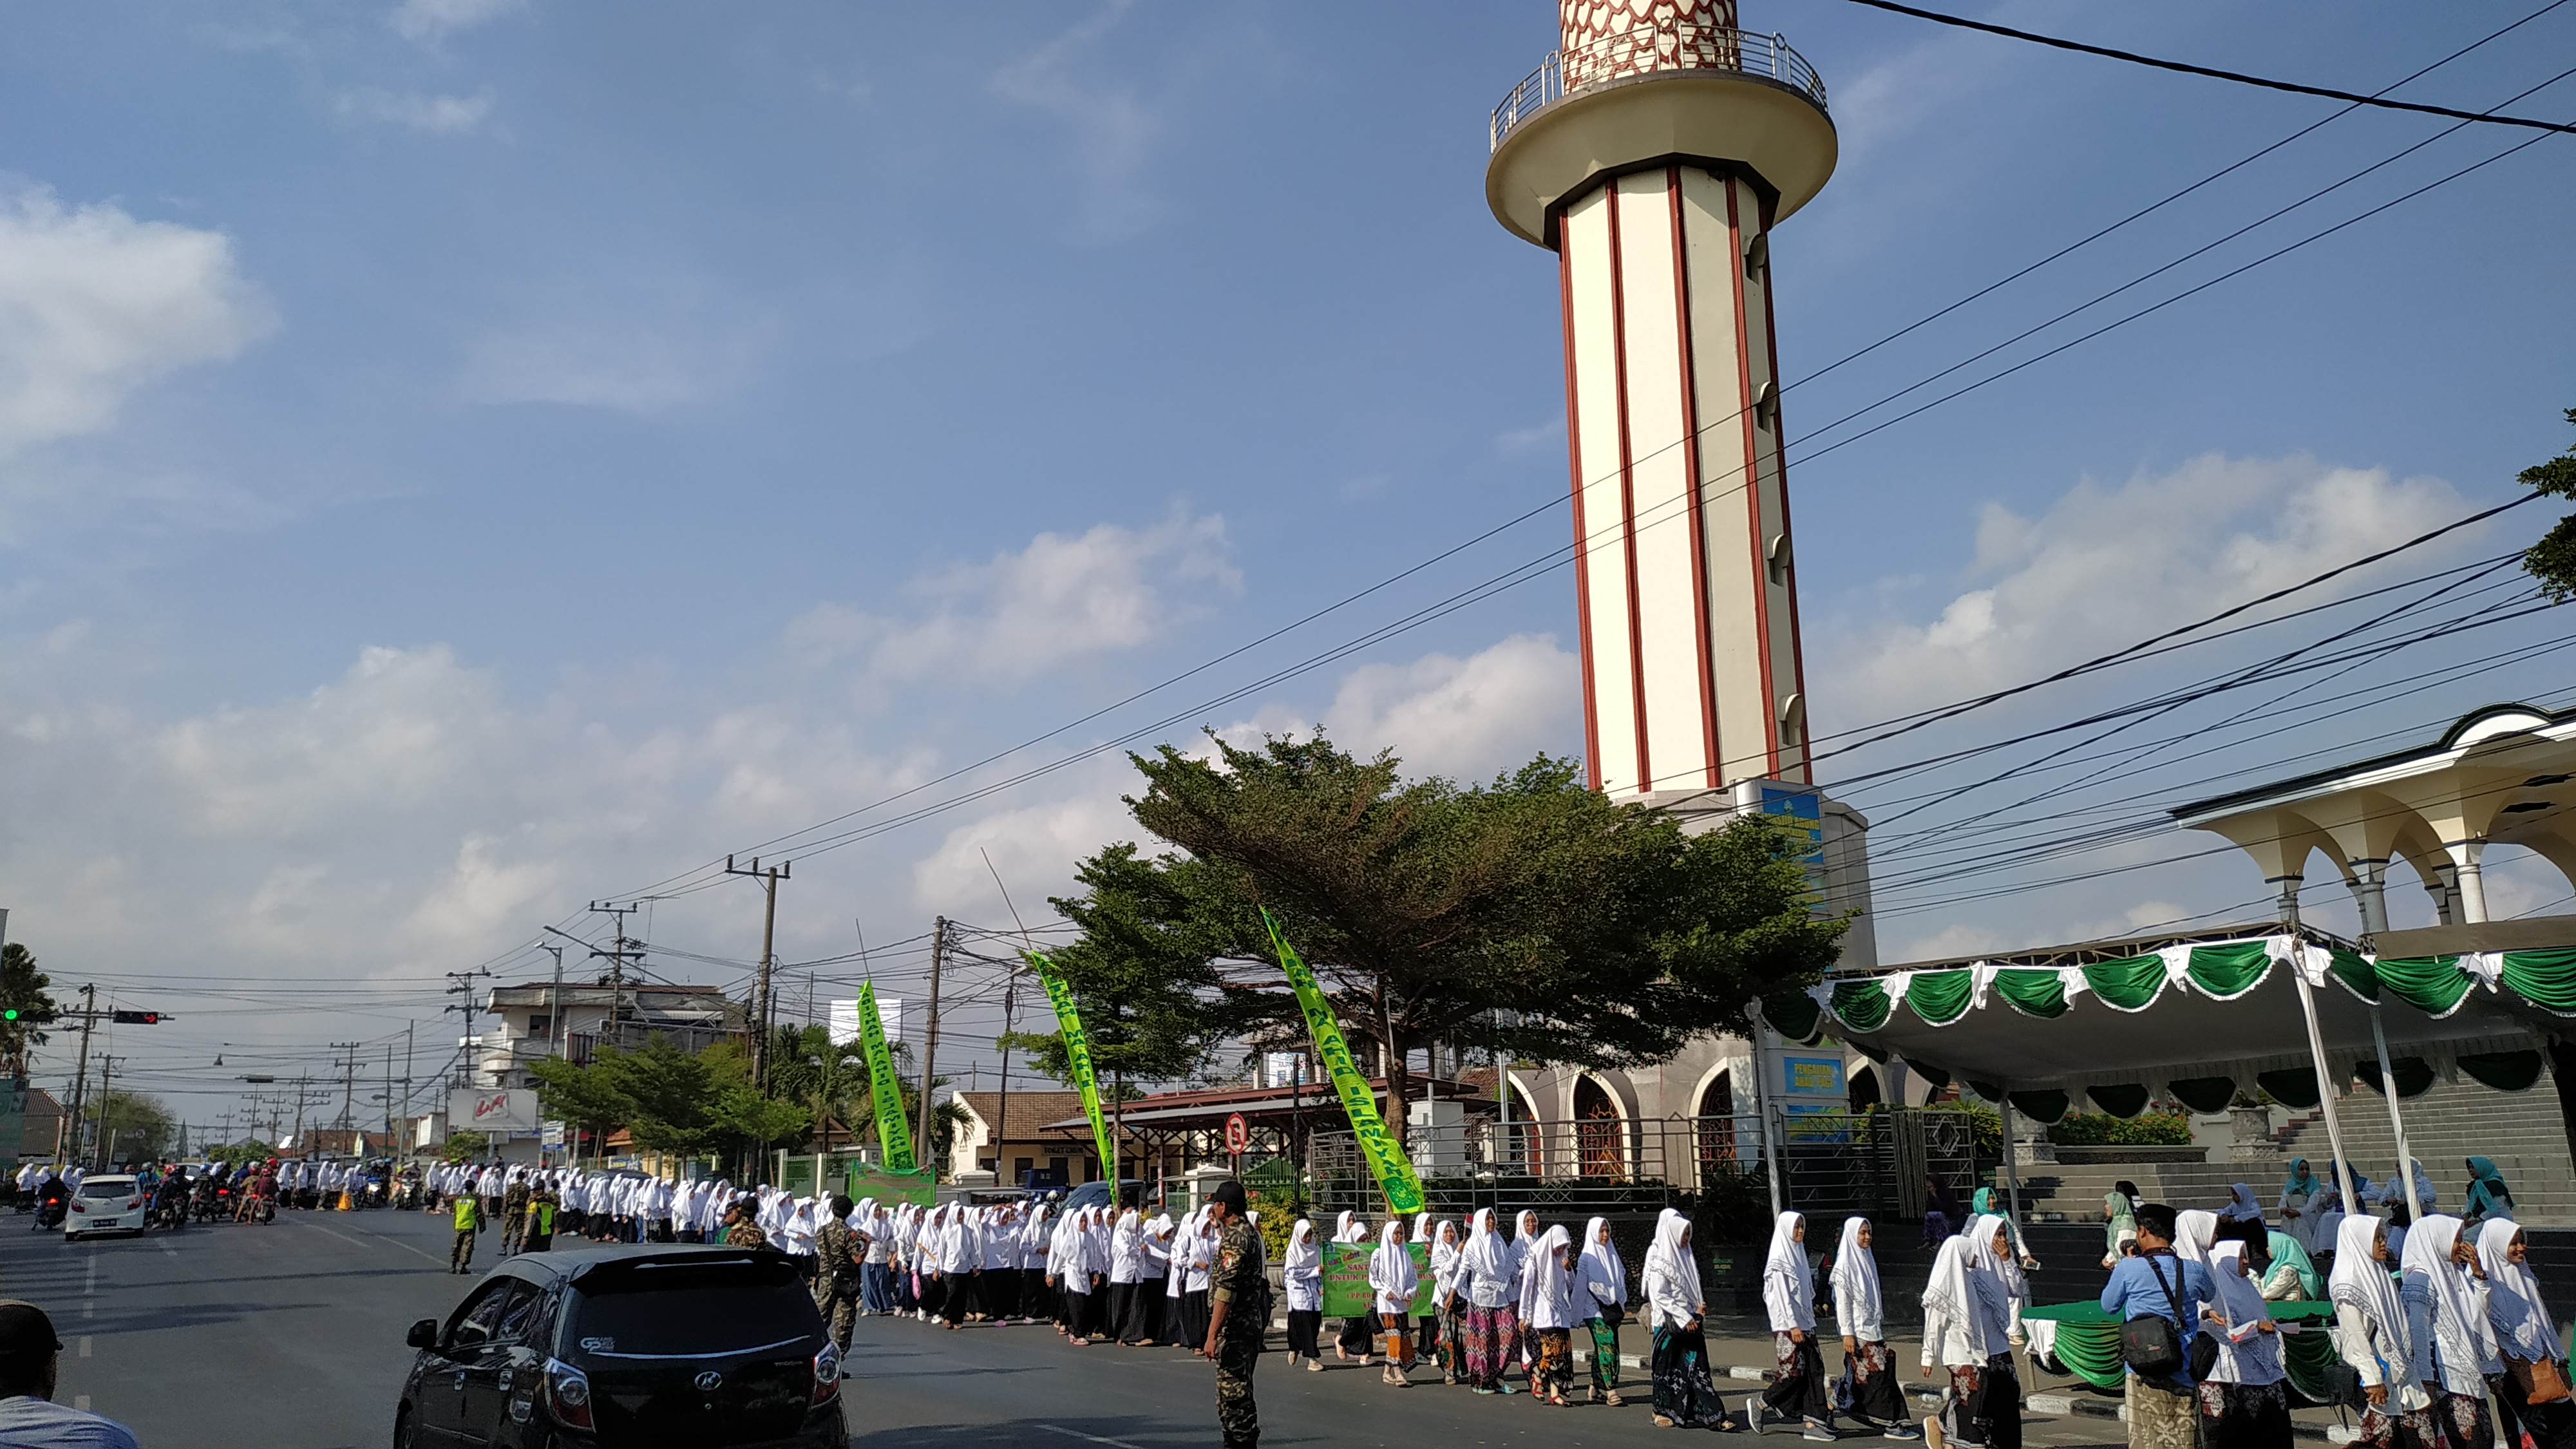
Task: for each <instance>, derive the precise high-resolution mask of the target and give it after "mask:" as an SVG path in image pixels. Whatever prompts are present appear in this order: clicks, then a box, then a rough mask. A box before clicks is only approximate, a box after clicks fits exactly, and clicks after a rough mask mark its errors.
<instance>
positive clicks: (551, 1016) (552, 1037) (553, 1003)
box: [537, 941, 564, 1056]
mask: <svg viewBox="0 0 2576 1449" xmlns="http://www.w3.org/2000/svg"><path fill="white" fill-rule="evenodd" d="M537 945H538V947H539V948H540V949H542V950H544V951H546V952H547V953H548V954H550V955H552V956H553V957H554V958H555V984H554V991H553V993H552V994H551V995H550V996H548V997H547V998H546V1042H547V1045H549V1046H552V1045H553V1044H554V1043H555V1042H558V1041H561V1040H562V1039H563V1034H564V1029H563V953H564V948H563V947H561V946H548V945H546V943H545V942H543V941H539V942H538V943H537ZM555 1055H557V1056H561V1055H563V1053H562V1051H561V1050H560V1049H557V1050H556V1052H555Z"/></svg>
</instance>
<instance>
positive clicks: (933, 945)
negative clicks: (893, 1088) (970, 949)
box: [913, 916, 1115, 1187]
mask: <svg viewBox="0 0 2576 1449" xmlns="http://www.w3.org/2000/svg"><path fill="white" fill-rule="evenodd" d="M947 957H948V918H947V917H946V916H933V917H931V918H930V1024H929V1025H928V1026H927V1027H925V1028H923V1031H922V1041H921V1128H920V1130H919V1131H918V1132H916V1133H914V1134H913V1140H914V1141H915V1142H916V1143H917V1144H918V1147H917V1150H918V1151H919V1153H920V1155H921V1157H923V1158H927V1157H929V1156H930V1084H931V1083H932V1082H935V1081H937V1080H939V1079H938V1078H937V1077H935V1076H933V1075H931V1074H932V1073H933V1072H934V1071H936V1070H937V1069H938V1066H939V968H940V966H941V965H942V964H944V963H945V962H946V960H947ZM930 1176H931V1181H933V1182H936V1181H938V1180H939V1171H938V1164H937V1163H935V1162H934V1163H932V1165H931V1174H930ZM1114 1186H1115V1185H1114V1184H1113V1187H1114Z"/></svg>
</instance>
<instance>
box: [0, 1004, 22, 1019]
mask: <svg viewBox="0 0 2576 1449" xmlns="http://www.w3.org/2000/svg"><path fill="white" fill-rule="evenodd" d="M17 1019H18V1008H16V1007H14V1006H13V1007H10V1008H9V1009H8V1010H6V1011H0V1021H16V1020H17Z"/></svg>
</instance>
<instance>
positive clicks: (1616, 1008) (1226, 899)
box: [1060, 731, 1847, 1141]
mask: <svg viewBox="0 0 2576 1449" xmlns="http://www.w3.org/2000/svg"><path fill="white" fill-rule="evenodd" d="M1215 743H1216V748H1217V755H1218V758H1217V759H1215V760H1203V759H1195V758H1192V757H1190V756H1187V755H1184V754H1182V753H1181V752H1180V751H1178V750H1176V749H1173V748H1171V747H1169V746H1165V747H1163V748H1162V749H1160V750H1158V751H1157V752H1156V753H1155V755H1153V756H1152V757H1150V758H1148V757H1143V756H1130V758H1131V759H1132V760H1134V762H1135V764H1136V767H1137V769H1138V770H1139V771H1140V772H1141V773H1142V774H1143V775H1144V776H1145V779H1146V782H1147V788H1146V791H1145V793H1144V794H1143V795H1142V796H1141V797H1135V798H1131V799H1129V800H1128V802H1127V804H1128V807H1129V809H1130V810H1131V811H1132V812H1133V813H1134V815H1135V817H1136V820H1137V823H1139V824H1140V825H1142V826H1144V827H1145V828H1146V829H1147V830H1150V831H1152V832H1153V833H1154V834H1155V835H1157V836H1159V837H1161V838H1162V839H1164V840H1166V841H1169V842H1171V843H1172V844H1173V845H1176V846H1178V847H1180V848H1181V849H1182V850H1183V851H1185V852H1187V854H1186V855H1185V856H1168V855H1167V856H1163V857H1159V858H1157V859H1155V860H1152V861H1147V862H1140V863H1139V864H1140V865H1141V866H1142V867H1143V871H1142V873H1141V875H1140V873H1138V872H1134V871H1128V870H1125V869H1121V868H1119V863H1120V859H1121V858H1120V857H1119V856H1118V855H1117V850H1118V849H1119V848H1118V847H1113V848H1112V849H1111V850H1110V851H1106V852H1103V854H1102V856H1101V857H1097V858H1095V861H1094V862H1092V864H1093V865H1097V866H1101V867H1103V870H1102V871H1101V872H1100V873H1099V874H1098V875H1097V876H1096V877H1093V878H1092V879H1096V880H1097V881H1099V882H1100V883H1098V884H1094V885H1093V889H1092V893H1091V898H1090V900H1089V901H1088V902H1087V903H1060V905H1062V906H1063V907H1065V908H1067V909H1068V913H1069V914H1070V913H1071V911H1072V907H1074V906H1075V905H1087V908H1088V910H1089V912H1090V914H1091V916H1092V917H1093V918H1095V919H1104V920H1107V921H1110V922H1113V923H1114V922H1117V921H1119V920H1122V919H1123V918H1124V917H1123V913H1124V912H1126V911H1129V910H1132V911H1134V912H1136V913H1137V914H1138V917H1139V919H1141V920H1143V921H1146V922H1150V923H1152V925H1153V929H1152V930H1151V931H1149V932H1147V933H1146V934H1145V936H1144V939H1145V940H1146V942H1148V943H1149V944H1163V945H1171V946H1175V947H1181V946H1185V947H1186V949H1185V950H1183V951H1181V952H1180V954H1188V953H1190V952H1196V951H1201V950H1204V951H1205V952H1206V953H1207V955H1208V957H1209V958H1210V959H1211V960H1215V961H1217V963H1218V965H1220V966H1221V967H1222V971H1221V973H1220V975H1219V977H1218V981H1219V983H1220V984H1219V986H1218V988H1217V997H1218V1000H1217V1002H1216V1004H1214V1005H1211V1006H1209V1007H1208V1008H1207V1010H1206V1013H1205V1019H1206V1021H1207V1023H1208V1024H1209V1025H1210V1026H1212V1027H1215V1028H1217V1029H1220V1030H1226V1031H1231V1032H1238V1033H1240V1032H1243V1031H1246V1030H1247V1029H1249V1030H1254V1031H1258V1030H1260V1029H1261V1028H1262V1027H1263V1026H1264V1025H1265V1024H1266V1025H1267V1027H1268V1029H1269V1030H1271V1031H1273V1032H1275V1033H1286V1032H1288V1031H1290V1030H1293V1029H1294V1028H1293V1027H1292V1024H1293V1023H1296V1022H1298V1021H1299V1019H1300V1017H1299V1012H1298V1008H1297V1005H1296V1001H1295V998H1294V996H1293V995H1292V994H1291V993H1289V992H1288V991H1286V990H1285V989H1284V988H1285V980H1284V978H1283V977H1282V975H1281V974H1280V972H1279V970H1278V968H1277V963H1276V960H1275V957H1274V954H1273V950H1272V947H1271V944H1270V940H1269V936H1268V933H1267V931H1266V930H1265V929H1264V927H1263V925H1262V921H1261V915H1260V912H1261V910H1262V908H1264V907H1266V908H1268V909H1269V911H1270V912H1271V913H1272V915H1273V916H1274V917H1276V918H1277V919H1278V921H1279V922H1280V926H1281V929H1282V930H1283V931H1284V932H1285V933H1286V934H1287V936H1288V939H1289V941H1290V943H1291V944H1292V945H1294V946H1295V947H1296V948H1297V950H1298V952H1299V954H1300V955H1302V956H1303V957H1304V958H1305V960H1306V962H1307V964H1308V965H1310V966H1312V967H1313V968H1314V970H1315V974H1316V976H1317V978H1318V980H1319V981H1320V983H1321V984H1322V986H1323V988H1324V990H1325V993H1326V995H1327V996H1328V997H1329V998H1330V1000H1331V1002H1332V1005H1333V1007H1334V1010H1335V1013H1336V1015H1337V1016H1338V1017H1339V1019H1340V1021H1341V1022H1342V1024H1343V1027H1344V1030H1345V1031H1347V1032H1348V1033H1349V1034H1351V1035H1352V1036H1354V1037H1357V1038H1359V1039H1361V1040H1363V1041H1366V1042H1369V1043H1373V1044H1374V1045H1375V1046H1376V1047H1377V1048H1378V1055H1379V1060H1380V1062H1381V1063H1382V1064H1383V1070H1384V1071H1385V1074H1386V1078H1387V1090H1388V1093H1389V1096H1390V1097H1391V1098H1392V1099H1393V1100H1394V1101H1398V1102H1401V1101H1405V1100H1408V1099H1409V1091H1410V1086H1411V1073H1410V1069H1409V1067H1408V1064H1407V1062H1406V1054H1407V1053H1408V1052H1410V1051H1412V1050H1415V1049H1417V1048H1421V1047H1425V1046H1428V1045H1432V1044H1436V1043H1446V1044H1448V1045H1450V1046H1453V1047H1464V1048H1487V1049H1493V1050H1497V1051H1500V1052H1503V1053H1507V1054H1509V1055H1511V1056H1514V1057H1525V1058H1535V1059H1537V1060H1540V1061H1546V1062H1551V1063H1561V1064H1568V1065H1583V1066H1598V1067H1623V1066H1632V1065H1641V1064H1645V1063H1650V1062H1656V1061H1661V1060H1664V1059H1666V1058H1669V1057H1670V1056H1672V1055H1673V1054H1674V1053H1675V1052H1678V1051H1679V1050H1681V1048H1682V1047H1683V1046H1684V1045H1685V1044H1686V1043H1687V1042H1688V1041H1689V1040H1690V1039H1691V1038H1693V1037H1695V1036H1699V1035H1703V1034H1706V1033H1708V1032H1712V1031H1736V1032H1743V1031H1747V1030H1749V1029H1750V1026H1751V1022H1750V1018H1749V1015H1748V1013H1747V1007H1748V1004H1749V1003H1750V1002H1752V1001H1753V1000H1755V999H1756V998H1757V997H1759V996H1761V995H1764V994H1766V993H1769V992H1773V991H1777V990H1779V989H1781V988H1784V987H1788V986H1792V985H1796V984H1801V983H1805V982H1809V981H1812V980H1814V979H1815V977H1816V975H1817V974H1818V973H1819V972H1821V971H1822V970H1823V969H1824V968H1825V967H1826V966H1828V965H1830V964H1831V963H1832V962H1833V960H1834V958H1835V955H1836V953H1837V950H1838V947H1837V945H1836V943H1837V942H1838V941H1839V940H1840V938H1841V936H1842V933H1843V931H1844V929H1845V927H1846V925H1847V922H1846V921H1843V920H1829V919H1820V918H1818V917H1817V916H1816V915H1815V913H1814V912H1813V910H1812V909H1811V904H1810V901H1809V887H1808V883H1807V881H1806V878H1805V874H1804V872H1803V871H1802V869H1801V868H1800V866H1799V865H1798V863H1797V862H1796V860H1795V859H1794V858H1793V856H1792V853H1791V847H1790V845H1789V844H1788V842H1787V841H1786V839H1785V838H1784V837H1783V836H1782V835H1781V834H1780V833H1779V832H1778V831H1776V830H1775V829H1774V828H1773V826H1772V825H1771V824H1770V823H1769V822H1768V821H1766V820H1764V819H1762V818H1760V817H1744V818H1740V819H1738V820H1737V821H1735V822H1733V823H1731V824H1729V825H1728V826H1726V827H1725V828H1723V829H1719V830H1714V831H1709V832H1706V833H1702V834H1698V835H1692V834H1687V833H1685V832H1684V831H1683V830H1682V827H1681V822H1680V821H1679V820H1678V819H1677V818H1675V817H1674V816H1672V815H1671V814H1669V813H1667V812H1663V811H1659V810H1653V809H1648V808H1645V807H1642V806H1638V805H1633V804H1622V803H1617V802H1613V801H1611V800H1609V799H1608V798H1606V797H1604V796H1602V795H1599V794H1596V793H1595V792H1593V791H1591V790H1588V789H1586V788H1584V785H1583V783H1582V776H1581V772H1580V770H1579V769H1578V768H1577V767H1576V765H1575V764H1574V763H1573V762H1571V761H1567V760H1560V759H1549V758H1546V757H1541V758H1539V759H1537V760H1534V761H1532V762H1531V763H1530V764H1528V765H1526V766H1523V767H1522V768H1521V769H1519V770H1518V771H1515V772H1513V773H1511V774H1507V775H1503V776H1499V777H1497V778H1496V779H1494V780H1493V781H1491V782H1490V783H1487V784H1484V785H1479V786H1474V787H1462V786H1459V785H1457V784H1454V783H1452V782H1450V781H1447V780H1443V779H1438V778H1430V779H1422V780H1416V781H1410V782H1407V781H1405V780H1403V779H1402V778H1401V777H1400V775H1399V772H1398V766H1397V761H1396V759H1395V757H1394V755H1392V754H1391V753H1381V754H1379V755H1378V756H1377V757H1376V758H1375V759H1373V760H1366V761H1363V760H1359V759H1355V758H1354V757H1352V756H1351V755H1349V754H1348V753H1346V752H1344V751H1342V750H1340V749H1337V748H1335V747H1334V746H1333V745H1332V744H1331V743H1330V742H1329V741H1328V740H1326V739H1325V738H1324V737H1323V735H1322V733H1321V732H1320V731H1318V732H1317V733H1316V734H1315V735H1314V736H1313V737H1311V738H1307V739H1302V740H1294V739H1283V738H1276V737H1274V738H1270V739H1267V740H1266V741H1265V742H1264V744H1263V746H1262V748H1260V749H1257V750H1247V749H1239V748H1237V747H1235V746H1233V745H1230V744H1228V743H1226V742H1225V741H1224V740H1222V739H1218V740H1216V742H1215ZM1087 868H1088V867H1087ZM1086 883H1090V881H1089V880H1087V882H1086ZM1104 894H1109V895H1113V896H1115V897H1118V898H1117V899H1104V898H1103V897H1104ZM1077 919H1082V917H1079V916H1078V917H1077ZM1085 939H1086V944H1088V943H1089V941H1090V938H1089V937H1088V936H1086V938H1085ZM1102 949H1103V950H1104V951H1110V952H1121V951H1124V952H1131V953H1132V952H1133V951H1135V949H1136V947H1135V946H1133V945H1131V944H1123V943H1122V942H1121V940H1120V939H1119V938H1117V937H1115V936H1109V937H1107V938H1105V940H1104V943H1103V946H1102ZM1197 984H1198V983H1196V982H1195V981H1193V982H1192V983H1191V985H1192V986H1193V988H1194V994H1195V988H1196V987H1197ZM1088 1024H1089V1023H1088V1021H1087V1020H1086V1022H1085V1025H1086V1026H1087V1025H1088ZM1387 1117H1388V1123H1387V1125H1388V1128H1389V1130H1390V1131H1391V1132H1392V1133H1394V1134H1395V1135H1396V1136H1397V1138H1398V1140H1399V1141H1400V1140H1402V1137H1403V1134H1404V1130H1405V1114H1404V1112H1403V1111H1402V1110H1400V1109H1398V1110H1391V1111H1389V1112H1388V1114H1387Z"/></svg>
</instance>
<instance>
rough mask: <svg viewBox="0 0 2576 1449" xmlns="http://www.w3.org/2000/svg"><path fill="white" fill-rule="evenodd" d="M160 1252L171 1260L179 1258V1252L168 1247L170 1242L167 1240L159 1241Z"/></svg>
mask: <svg viewBox="0 0 2576 1449" xmlns="http://www.w3.org/2000/svg"><path fill="white" fill-rule="evenodd" d="M161 1251H162V1252H165V1253H167V1254H169V1255H170V1256H171V1257H173V1258H175V1257H177V1256H179V1250H178V1249H176V1248H174V1247H171V1246H170V1240H169V1239H168V1238H163V1239H162V1240H161Z"/></svg>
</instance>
